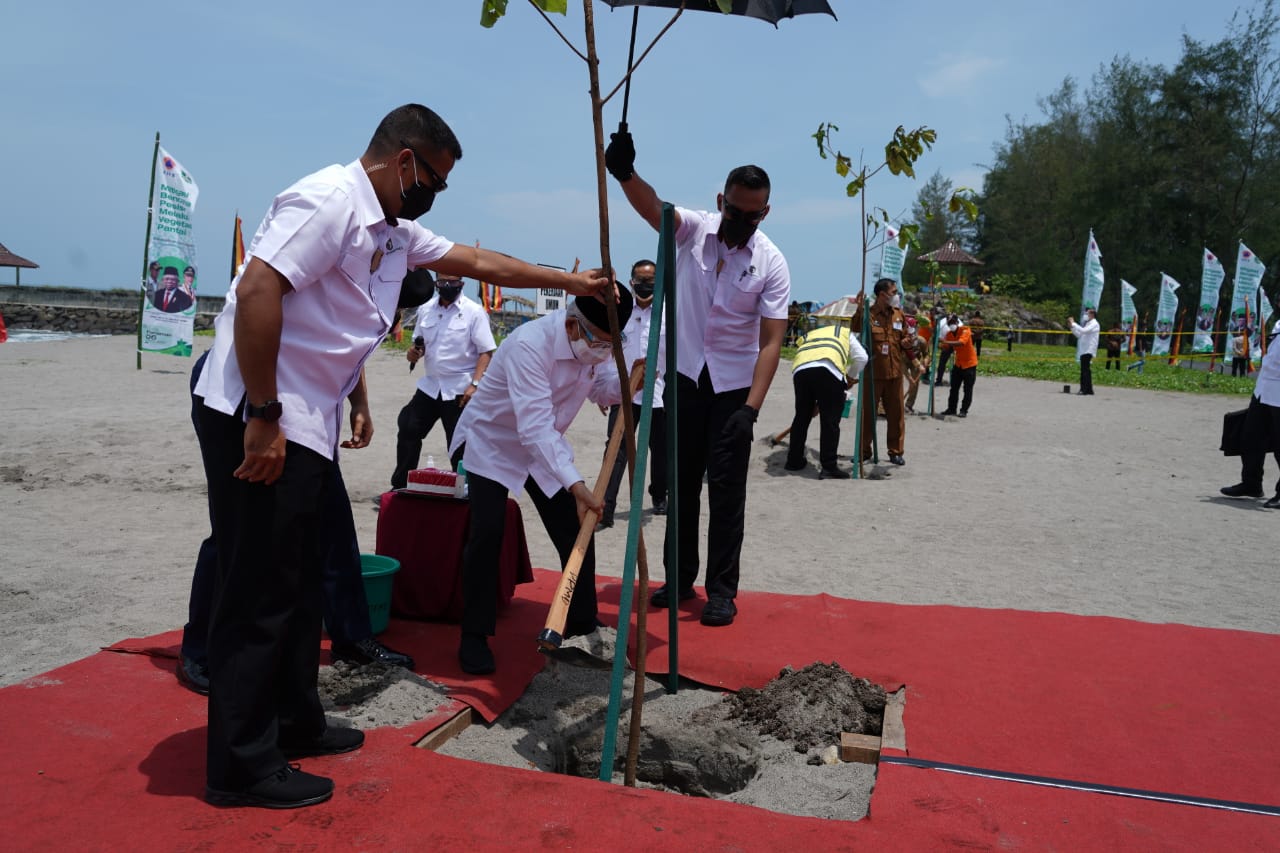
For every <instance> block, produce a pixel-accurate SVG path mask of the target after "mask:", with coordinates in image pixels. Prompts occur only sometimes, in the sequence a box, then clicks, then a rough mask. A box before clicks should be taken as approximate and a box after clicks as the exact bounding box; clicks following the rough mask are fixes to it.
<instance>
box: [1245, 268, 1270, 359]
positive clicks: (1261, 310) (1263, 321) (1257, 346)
mask: <svg viewBox="0 0 1280 853" xmlns="http://www.w3.org/2000/svg"><path fill="white" fill-rule="evenodd" d="M1272 313H1273V309H1272V308H1271V300H1270V299H1268V298H1267V292H1266V291H1265V290H1263V289H1262V288H1261V287H1259V288H1258V319H1257V320H1256V321H1255V322H1254V324H1253V336H1252V337H1251V338H1250V339H1249V358H1250V360H1251V361H1253V365H1254V367H1257V366H1258V365H1260V364H1262V339H1263V338H1265V337H1266V336H1267V334H1268V333H1269V332H1270V329H1271V327H1270V326H1268V325H1267V323H1268V321H1270V319H1271V315H1272Z"/></svg>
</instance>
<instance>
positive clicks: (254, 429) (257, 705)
mask: <svg viewBox="0 0 1280 853" xmlns="http://www.w3.org/2000/svg"><path fill="white" fill-rule="evenodd" d="M461 157H462V147H461V146H460V145H459V144H458V140H457V137H455V136H454V134H453V131H452V130H451V129H450V128H449V126H448V125H447V124H445V122H444V121H443V120H442V119H441V118H440V117H439V116H438V115H436V114H435V113H434V112H432V111H431V110H429V109H427V108H426V107H424V106H422V105H420V104H406V105H404V106H402V107H398V108H396V109H394V110H392V111H391V112H390V113H388V114H387V115H386V116H385V117H384V118H383V119H382V121H381V122H380V123H379V124H378V127H377V129H376V130H375V131H374V133H373V137H372V138H371V139H370V140H369V145H368V147H367V148H366V149H365V151H364V154H362V155H361V156H360V157H359V158H358V159H356V160H354V161H352V162H350V163H348V164H346V165H345V166H343V165H333V166H328V167H326V168H324V169H321V170H320V171H318V172H315V173H313V174H310V175H307V176H306V177H304V178H302V179H301V180H299V181H297V182H296V183H295V184H293V185H292V186H291V187H289V188H288V189H286V190H285V191H284V192H282V193H280V194H279V195H277V196H276V198H275V200H274V201H273V202H272V205H271V208H270V210H269V211H268V213H267V215H266V216H265V217H264V218H263V221H262V224H261V225H259V226H258V231H257V233H256V234H255V235H254V238H253V241H252V243H251V244H250V247H249V252H248V257H247V262H246V263H245V265H244V268H243V270H242V271H240V273H239V274H238V275H237V276H236V279H235V281H233V282H232V284H231V289H230V290H229V291H228V292H227V299H226V307H225V308H224V309H223V311H222V313H221V314H219V315H218V318H217V320H216V321H215V329H216V331H217V335H216V337H215V338H214V342H213V348H212V349H211V350H210V351H209V355H208V358H207V360H206V361H205V364H204V369H203V370H202V372H201V374H200V378H199V380H198V381H197V383H196V385H195V387H194V388H193V389H192V393H193V395H194V397H195V398H196V399H195V400H194V401H193V405H194V408H193V418H195V419H196V420H197V422H198V423H199V429H198V430H197V433H198V435H197V438H198V440H199V443H200V450H201V457H202V459H203V461H204V466H205V477H206V479H207V481H208V491H209V515H210V519H211V521H212V524H213V533H214V539H215V541H216V542H217V544H218V555H219V556H218V561H217V568H216V574H215V578H214V582H213V595H212V598H211V601H212V602H213V609H212V613H211V614H210V624H209V630H208V645H207V651H208V666H209V726H208V744H207V753H206V763H205V766H206V771H205V772H206V783H207V786H206V789H205V799H206V800H208V801H209V802H210V803H213V804H215V805H220V806H263V807H268V808H296V807H300V806H309V805H314V804H316V803H320V802H323V801H325V800H327V799H329V798H330V797H331V796H332V795H333V789H334V785H333V781H332V780H330V779H328V778H325V777H323V776H318V775H314V774H311V773H307V772H305V771H302V770H300V769H298V765H296V764H291V763H290V761H291V760H294V759H297V758H301V757H306V756H316V755H330V754H334V753H339V752H347V751H350V750H353V749H358V748H359V747H360V745H361V744H362V743H363V740H364V737H363V735H362V734H361V733H360V732H359V731H355V730H352V729H345V728H338V727H331V726H329V725H328V724H327V721H326V720H325V716H324V711H323V708H322V707H321V705H320V698H319V694H318V692H317V689H316V685H317V671H318V666H319V650H320V623H321V610H322V608H321V600H322V597H321V585H320V566H321V565H322V564H323V557H324V554H323V550H322V549H323V543H324V542H325V541H326V539H327V537H326V536H325V530H324V518H325V512H326V505H327V504H328V499H329V497H330V495H329V490H330V489H331V488H332V486H331V484H332V483H335V482H336V481H337V479H336V476H335V472H334V468H335V466H336V465H337V464H338V463H337V448H338V442H339V432H340V429H341V423H342V414H343V402H344V400H345V399H348V398H349V399H350V401H351V418H350V423H351V430H352V438H351V439H350V440H349V441H348V442H346V444H347V446H351V447H355V446H364V445H365V444H367V443H368V441H369V439H370V438H371V437H372V435H373V423H372V418H371V416H370V412H369V405H368V397H367V395H366V393H365V391H364V384H363V382H362V381H361V380H362V378H363V373H364V362H365V360H366V359H368V357H369V355H370V354H372V353H373V352H375V351H376V350H377V348H378V345H379V344H380V343H381V342H382V340H383V338H384V337H385V336H386V335H387V333H388V331H389V330H390V328H391V318H392V317H393V316H394V314H395V309H396V306H397V304H398V302H399V296H400V291H401V283H402V281H403V280H404V278H405V274H406V272H407V271H408V270H409V269H416V268H419V267H426V268H428V269H431V270H434V271H435V272H437V273H442V274H446V275H450V274H452V275H454V276H462V275H465V276H471V277H475V278H479V279H482V280H484V281H491V282H494V283H498V284H502V285H504V286H507V287H531V288H563V289H566V290H568V291H569V292H570V293H574V294H583V293H595V292H597V291H599V290H600V288H602V287H604V286H605V285H606V284H608V283H610V282H611V281H612V276H611V275H605V274H603V273H602V272H600V271H598V270H589V271H585V272H581V273H566V272H564V271H561V270H554V269H549V268H546V267H539V266H535V265H533V264H528V263H525V262H524V261H520V260H517V259H516V258H512V257H510V256H507V255H502V254H499V253H497V252H493V251H489V250H485V249H479V248H473V247H470V246H464V245H461V244H455V243H453V242H452V241H450V240H447V239H445V238H444V237H441V236H439V235H437V234H433V233H432V232H431V231H428V230H427V229H426V228H423V227H422V226H421V225H418V224H417V223H416V222H414V221H413V219H414V218H415V217H418V216H421V215H422V214H423V213H425V212H426V210H427V209H428V208H429V207H430V206H431V202H432V200H433V199H434V197H435V195H436V194H438V193H440V192H443V191H444V189H445V185H446V184H445V181H446V178H447V177H448V175H449V172H450V171H451V170H452V168H453V165H454V163H455V162H456V161H457V160H458V159H459V158H461ZM286 296H287V297H288V298H287V299H286V298H285V297H286ZM334 503H335V504H336V509H337V510H342V509H346V510H348V511H349V510H350V501H349V500H348V498H347V496H346V495H345V494H339V495H338V497H337V499H336V500H335V502H334Z"/></svg>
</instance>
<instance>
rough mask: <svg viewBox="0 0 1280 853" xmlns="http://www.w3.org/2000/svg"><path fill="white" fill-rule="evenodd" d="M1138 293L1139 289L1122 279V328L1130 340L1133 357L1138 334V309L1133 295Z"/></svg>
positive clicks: (1129, 347) (1129, 344) (1130, 352)
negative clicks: (1134, 342) (1135, 339)
mask: <svg viewBox="0 0 1280 853" xmlns="http://www.w3.org/2000/svg"><path fill="white" fill-rule="evenodd" d="M1137 292H1138V288H1136V287H1134V286H1133V285H1132V284H1130V283H1129V282H1127V281H1125V280H1124V279H1120V328H1121V329H1123V330H1124V333H1125V335H1126V336H1127V338H1128V347H1127V349H1128V351H1129V353H1128V354H1129V355H1133V341H1134V338H1135V337H1136V336H1137V332H1138V330H1137V328H1136V327H1137V325H1138V322H1137V321H1138V309H1137V308H1135V307H1134V304H1133V294H1135V293H1137Z"/></svg>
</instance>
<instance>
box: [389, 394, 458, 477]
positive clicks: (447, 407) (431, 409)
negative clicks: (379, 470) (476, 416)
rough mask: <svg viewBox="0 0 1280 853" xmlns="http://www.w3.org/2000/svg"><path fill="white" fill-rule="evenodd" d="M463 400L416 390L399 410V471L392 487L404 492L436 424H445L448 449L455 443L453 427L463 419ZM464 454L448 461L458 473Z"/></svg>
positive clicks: (397, 436) (397, 422)
mask: <svg viewBox="0 0 1280 853" xmlns="http://www.w3.org/2000/svg"><path fill="white" fill-rule="evenodd" d="M459 399H460V398H458V397H455V398H453V399H452V400H442V399H440V398H439V397H428V396H427V395H426V394H424V393H422V392H421V391H416V390H415V391H414V392H413V397H412V398H410V400H409V402H408V403H406V404H405V407H404V408H403V409H401V410H400V417H399V418H398V419H397V420H396V426H397V427H398V428H399V432H397V433H396V470H395V471H394V472H393V473H392V474H391V488H393V489H403V488H404V487H405V486H407V485H408V484H409V472H410V471H412V470H414V469H415V468H417V467H418V459H419V458H420V457H421V456H422V440H423V439H424V438H426V437H427V433H429V432H431V428H432V427H433V426H435V425H436V421H441V422H443V423H444V441H445V446H446V447H448V446H449V445H450V444H452V443H453V428H454V427H456V426H457V425H458V418H460V417H462V407H461V406H459V405H458V400H459ZM461 458H462V451H461V450H459V451H458V452H457V453H455V454H453V457H452V458H451V459H450V460H449V462H450V464H451V465H452V466H453V470H455V471H457V470H458V460H459V459H461Z"/></svg>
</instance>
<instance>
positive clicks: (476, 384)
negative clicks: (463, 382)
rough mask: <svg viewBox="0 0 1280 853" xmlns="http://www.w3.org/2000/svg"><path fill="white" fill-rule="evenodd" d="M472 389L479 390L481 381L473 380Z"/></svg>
mask: <svg viewBox="0 0 1280 853" xmlns="http://www.w3.org/2000/svg"><path fill="white" fill-rule="evenodd" d="M471 387H472V388H479V387H480V380H479V379H472V380H471Z"/></svg>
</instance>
